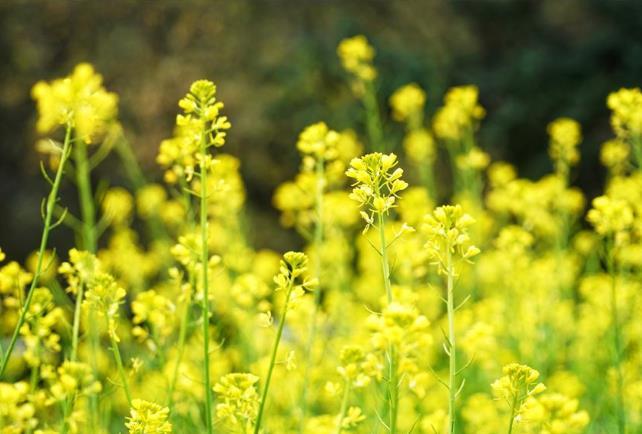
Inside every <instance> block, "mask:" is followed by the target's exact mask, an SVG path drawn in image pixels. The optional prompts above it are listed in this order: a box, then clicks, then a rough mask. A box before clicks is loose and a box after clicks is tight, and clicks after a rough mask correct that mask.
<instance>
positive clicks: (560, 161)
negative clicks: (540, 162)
mask: <svg viewBox="0 0 642 434" xmlns="http://www.w3.org/2000/svg"><path fill="white" fill-rule="evenodd" d="M547 131H548V135H549V136H550V144H549V147H548V154H549V155H550V157H551V159H552V160H553V162H554V163H555V168H556V170H557V172H558V173H564V172H566V171H568V168H569V167H571V166H575V165H576V164H577V162H578V161H580V153H579V152H578V150H577V145H578V144H579V143H580V142H581V141H582V131H581V128H580V124H579V123H578V122H577V121H575V120H573V119H570V118H559V119H555V120H554V121H553V122H551V123H550V124H548V128H547Z"/></svg>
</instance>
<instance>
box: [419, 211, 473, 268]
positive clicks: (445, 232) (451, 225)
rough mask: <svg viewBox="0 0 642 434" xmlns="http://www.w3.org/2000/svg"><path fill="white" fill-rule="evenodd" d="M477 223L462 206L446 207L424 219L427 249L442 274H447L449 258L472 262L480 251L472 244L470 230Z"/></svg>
mask: <svg viewBox="0 0 642 434" xmlns="http://www.w3.org/2000/svg"><path fill="white" fill-rule="evenodd" d="M473 223H475V219H473V218H472V217H471V216H470V215H468V214H465V213H464V211H463V209H462V207H461V206H460V205H444V206H440V207H438V208H436V209H435V210H434V211H433V212H432V214H427V215H426V216H425V217H424V226H423V231H424V232H425V233H426V235H427V237H428V242H427V243H426V248H427V249H428V253H429V255H430V257H431V258H432V259H433V260H434V261H435V262H434V263H435V264H436V265H437V266H438V270H439V272H440V273H446V272H447V269H446V266H447V263H448V256H449V255H452V254H455V255H457V256H458V257H460V258H461V259H464V260H470V258H472V257H473V256H475V255H477V254H478V253H479V249H478V248H477V247H475V246H473V245H472V244H471V242H470V236H469V234H468V228H469V227H470V226H471V225H472V224H473Z"/></svg>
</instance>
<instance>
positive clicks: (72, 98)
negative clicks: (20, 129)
mask: <svg viewBox="0 0 642 434" xmlns="http://www.w3.org/2000/svg"><path fill="white" fill-rule="evenodd" d="M31 93H32V96H33V98H34V99H35V100H36V102H37V103H38V113H39V115H40V116H39V118H38V123H37V128H38V131H39V132H41V133H49V132H51V131H53V130H55V129H56V128H58V127H60V126H69V127H71V128H73V129H74V130H75V132H76V135H77V137H79V138H80V139H81V140H84V141H85V142H87V143H92V142H94V141H95V139H96V138H97V137H98V136H100V135H102V134H104V133H105V132H106V130H107V128H108V126H109V122H111V121H112V120H113V119H114V118H115V117H116V114H117V112H118V97H117V96H116V94H114V93H111V92H107V91H106V90H105V88H104V87H103V78H102V76H101V75H100V74H97V73H96V71H94V68H93V66H91V65H90V64H88V63H81V64H79V65H77V66H76V67H75V68H74V71H73V72H72V73H71V75H70V76H69V77H65V78H61V79H57V80H54V81H52V82H51V83H46V82H44V81H40V82H38V83H36V85H35V86H34V87H33V90H32V92H31Z"/></svg>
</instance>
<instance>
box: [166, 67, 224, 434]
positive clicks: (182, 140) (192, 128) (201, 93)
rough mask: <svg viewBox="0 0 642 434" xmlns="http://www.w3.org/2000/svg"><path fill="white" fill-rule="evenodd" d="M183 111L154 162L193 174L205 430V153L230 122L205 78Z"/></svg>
mask: <svg viewBox="0 0 642 434" xmlns="http://www.w3.org/2000/svg"><path fill="white" fill-rule="evenodd" d="M178 105H179V107H181V108H182V109H183V111H184V114H179V115H178V116H177V117H176V132H175V136H174V138H172V139H169V140H165V141H163V142H162V143H161V146H160V151H159V155H158V157H157V161H158V163H160V164H161V166H163V167H165V168H166V169H167V170H166V172H165V180H166V181H169V182H179V183H180V184H181V185H185V184H184V181H187V183H190V182H192V180H193V178H194V177H196V180H197V181H198V182H197V185H196V186H195V187H196V188H197V189H198V192H196V191H194V189H189V191H191V192H192V194H194V195H196V196H198V197H199V203H200V214H199V220H200V233H199V236H200V252H199V256H200V264H199V267H200V270H199V271H200V280H201V288H202V300H201V310H202V316H201V319H202V326H203V329H202V332H203V376H204V388H205V419H206V425H207V432H208V433H210V434H211V433H212V432H213V423H212V416H213V415H212V390H211V389H212V387H211V380H210V360H209V359H210V336H209V324H210V308H209V264H210V254H209V241H208V240H209V231H208V219H207V203H208V202H207V201H208V190H207V187H208V174H209V172H210V171H212V170H213V168H214V165H215V160H214V159H213V157H212V155H211V154H210V153H209V149H210V148H211V147H221V146H223V145H224V144H225V136H226V132H225V131H226V130H227V129H229V128H230V126H231V125H230V123H229V121H228V120H227V117H226V116H221V115H220V110H221V109H222V108H223V103H222V102H220V101H217V100H216V86H215V85H214V83H212V82H211V81H208V80H198V81H195V82H194V83H192V85H191V86H190V90H189V92H188V93H187V95H185V97H184V98H182V99H181V100H180V101H179V103H178Z"/></svg>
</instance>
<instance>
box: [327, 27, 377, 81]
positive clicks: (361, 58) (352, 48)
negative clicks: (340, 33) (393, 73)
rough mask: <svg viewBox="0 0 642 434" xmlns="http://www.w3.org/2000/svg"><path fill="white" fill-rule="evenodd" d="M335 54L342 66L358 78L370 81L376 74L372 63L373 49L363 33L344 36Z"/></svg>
mask: <svg viewBox="0 0 642 434" xmlns="http://www.w3.org/2000/svg"><path fill="white" fill-rule="evenodd" d="M337 54H338V55H339V58H340V59H341V64H342V65H343V68H344V69H345V70H346V71H348V72H349V73H351V74H353V75H354V76H355V77H356V78H357V79H358V80H362V81H372V80H374V79H375V78H376V76H377V70H376V69H375V67H374V66H373V65H372V60H373V59H374V56H375V50H374V48H372V46H371V45H370V44H369V43H368V40H367V39H366V37H365V36H363V35H357V36H353V37H351V38H346V39H344V40H342V41H341V42H340V43H339V46H338V47H337Z"/></svg>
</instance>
